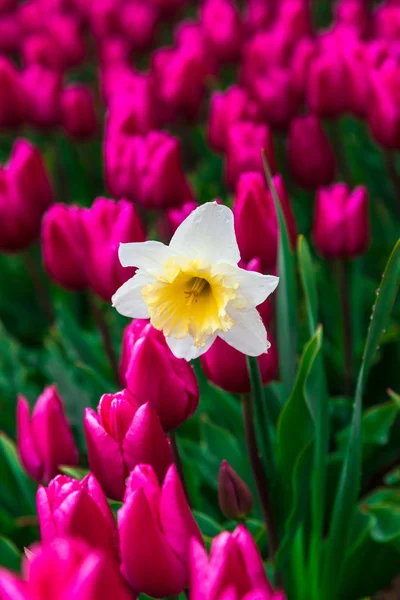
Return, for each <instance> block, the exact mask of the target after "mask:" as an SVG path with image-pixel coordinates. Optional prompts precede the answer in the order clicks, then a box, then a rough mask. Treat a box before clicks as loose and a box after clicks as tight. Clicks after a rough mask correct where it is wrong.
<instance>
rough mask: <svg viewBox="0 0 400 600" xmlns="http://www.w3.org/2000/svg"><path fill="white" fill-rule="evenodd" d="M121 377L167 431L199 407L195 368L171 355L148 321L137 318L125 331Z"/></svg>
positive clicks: (175, 426) (177, 425)
mask: <svg viewBox="0 0 400 600" xmlns="http://www.w3.org/2000/svg"><path fill="white" fill-rule="evenodd" d="M120 378H121V382H122V383H123V385H126V386H127V387H128V389H129V390H130V392H131V393H132V394H133V396H134V397H135V400H136V402H138V403H139V404H143V403H145V402H148V403H149V404H150V405H151V406H152V407H153V408H154V409H155V410H156V411H157V413H158V416H159V417H160V421H161V424H162V426H163V428H164V430H165V431H170V430H172V429H176V428H177V427H179V425H181V424H182V423H184V422H185V421H186V420H187V419H188V418H189V417H191V416H192V415H193V413H194V412H195V410H196V408H197V405H198V402H199V388H198V384H197V380H196V376H195V374H194V371H193V368H192V366H191V365H190V363H188V362H186V361H185V360H183V359H180V358H176V357H175V356H174V355H173V354H172V352H171V350H170V349H169V347H168V346H167V343H166V341H165V337H164V334H163V333H162V332H161V331H157V330H156V329H154V327H153V326H152V325H150V323H148V321H142V320H139V319H138V320H136V321H134V322H133V323H132V324H131V325H128V327H127V328H126V329H125V333H124V338H123V345H122V357H121V366H120Z"/></svg>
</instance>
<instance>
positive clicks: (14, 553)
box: [0, 537, 21, 573]
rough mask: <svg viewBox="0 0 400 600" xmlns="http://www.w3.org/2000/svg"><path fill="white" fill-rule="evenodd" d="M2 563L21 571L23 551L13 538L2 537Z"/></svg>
mask: <svg viewBox="0 0 400 600" xmlns="http://www.w3.org/2000/svg"><path fill="white" fill-rule="evenodd" d="M0 565H1V566H2V567H6V568H7V569H10V570H11V571H16V572H17V573H19V570H20V566H21V553H20V552H19V550H18V548H17V547H16V546H15V545H14V543H13V542H12V541H11V540H8V539H7V538H4V537H0Z"/></svg>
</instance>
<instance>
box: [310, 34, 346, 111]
mask: <svg viewBox="0 0 400 600" xmlns="http://www.w3.org/2000/svg"><path fill="white" fill-rule="evenodd" d="M307 81H308V83H307V102H308V104H309V106H310V108H311V110H312V111H314V112H316V113H317V114H319V115H321V116H322V117H338V116H340V115H341V114H342V113H343V112H344V111H345V110H346V108H347V98H346V93H347V78H346V70H345V64H344V61H343V58H342V55H341V53H340V52H339V51H338V49H337V48H336V47H334V45H333V44H332V46H329V47H326V48H325V49H324V50H322V52H321V53H320V54H319V55H318V56H317V57H316V58H314V59H313V61H312V62H311V64H310V68H309V73H308V80H307Z"/></svg>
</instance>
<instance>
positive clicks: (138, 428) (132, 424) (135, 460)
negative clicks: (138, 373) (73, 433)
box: [84, 390, 172, 500]
mask: <svg viewBox="0 0 400 600" xmlns="http://www.w3.org/2000/svg"><path fill="white" fill-rule="evenodd" d="M84 425H85V436H86V443H87V447H88V456H89V464H90V468H91V470H92V471H93V473H94V474H95V475H96V477H97V479H98V480H99V482H100V483H101V485H102V487H103V489H104V491H105V493H106V494H107V496H109V497H110V498H114V499H116V500H122V498H123V495H124V490H125V480H126V478H127V476H128V475H129V473H130V472H131V471H132V470H133V469H134V467H135V466H136V465H138V464H141V463H146V464H150V465H152V467H153V468H154V471H155V473H156V474H157V476H158V477H159V480H160V481H162V480H163V478H164V476H165V473H166V472H167V469H168V467H169V466H170V464H171V463H172V453H171V448H170V446H169V443H168V441H167V438H166V437H165V433H164V432H163V429H162V427H161V424H160V419H159V417H158V415H157V413H156V411H155V410H154V409H153V408H152V407H151V406H150V405H149V403H145V404H143V405H142V406H140V407H138V405H137V403H136V401H135V398H134V397H133V396H132V395H131V394H130V392H129V391H128V390H123V391H122V392H117V393H116V394H105V395H104V396H102V398H101V400H100V403H99V406H98V407H97V414H96V413H95V412H94V410H92V409H91V408H87V409H86V410H85V417H84ZM110 465H112V468H111V467H110Z"/></svg>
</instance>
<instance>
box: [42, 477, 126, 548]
mask: <svg viewBox="0 0 400 600" xmlns="http://www.w3.org/2000/svg"><path fill="white" fill-rule="evenodd" d="M36 504H37V511H38V518H39V526H40V535H41V539H42V541H43V542H50V541H51V540H53V539H54V538H55V537H58V536H70V537H77V538H81V539H82V540H84V541H85V542H87V543H88V544H89V545H90V546H91V547H92V548H99V549H101V550H104V551H106V552H109V553H110V554H115V553H116V551H117V527H116V524H115V521H114V517H113V514H112V512H111V509H110V507H109V505H108V502H107V498H106V497H105V495H104V493H103V491H102V489H101V487H100V485H99V484H98V482H97V481H96V479H95V478H94V476H93V475H92V474H89V475H86V477H84V478H83V479H82V481H79V480H78V479H72V478H71V477H67V476H66V475H57V477H55V478H54V479H53V480H52V481H50V483H49V486H48V487H47V488H45V487H43V486H40V487H39V489H38V491H37V496H36Z"/></svg>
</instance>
